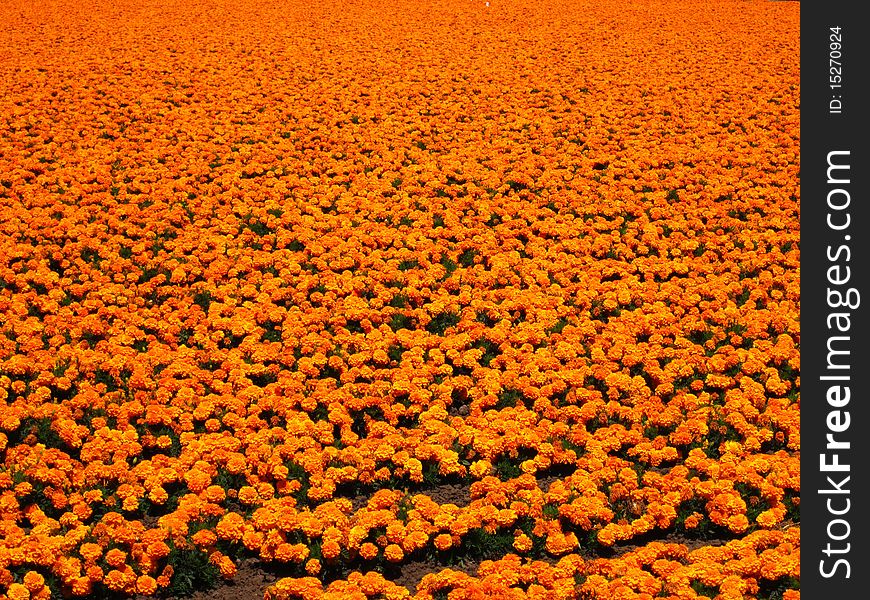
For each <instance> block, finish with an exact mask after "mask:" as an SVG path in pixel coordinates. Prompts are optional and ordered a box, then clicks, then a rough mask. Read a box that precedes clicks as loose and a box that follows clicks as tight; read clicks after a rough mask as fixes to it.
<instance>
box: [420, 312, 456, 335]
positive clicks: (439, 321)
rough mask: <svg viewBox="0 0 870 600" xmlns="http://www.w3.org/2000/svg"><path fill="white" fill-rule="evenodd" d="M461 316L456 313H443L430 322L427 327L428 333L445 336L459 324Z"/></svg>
mask: <svg viewBox="0 0 870 600" xmlns="http://www.w3.org/2000/svg"><path fill="white" fill-rule="evenodd" d="M459 318H460V317H459V314H458V313H455V312H443V313H440V314H439V315H437V316H436V317H435V318H434V319H432V320H431V321H429V323H428V324H427V325H426V331H428V332H429V333H434V334H436V335H444V332H445V331H447V329H448V328H450V327H453V326H454V325H456V324H457V323H459Z"/></svg>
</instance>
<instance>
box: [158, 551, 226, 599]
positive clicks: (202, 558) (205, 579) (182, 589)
mask: <svg viewBox="0 0 870 600" xmlns="http://www.w3.org/2000/svg"><path fill="white" fill-rule="evenodd" d="M169 547H170V551H169V564H170V565H171V566H172V569H173V571H174V572H173V574H172V580H171V581H170V583H169V587H168V588H167V590H166V591H167V592H168V593H169V594H170V595H171V596H173V597H179V596H190V595H192V594H193V593H194V592H196V591H201V590H210V589H212V588H214V587H215V586H217V584H218V581H219V579H220V571H219V570H218V568H217V567H216V566H215V565H213V564H211V562H209V560H208V555H207V554H206V553H205V552H203V551H201V550H197V549H195V548H183V549H182V548H178V547H177V546H175V544H173V543H172V542H170V545H169Z"/></svg>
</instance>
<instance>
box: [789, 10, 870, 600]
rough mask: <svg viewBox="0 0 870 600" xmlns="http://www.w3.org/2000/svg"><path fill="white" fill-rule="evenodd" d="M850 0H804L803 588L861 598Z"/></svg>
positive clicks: (864, 508)
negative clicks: (827, 0) (816, 0)
mask: <svg viewBox="0 0 870 600" xmlns="http://www.w3.org/2000/svg"><path fill="white" fill-rule="evenodd" d="M859 8H862V3H858V2H843V1H838V0H835V1H832V2H804V3H803V4H802V6H801V171H800V172H801V181H800V184H801V338H802V339H801V383H802V385H801V442H802V444H801V446H802V448H801V450H802V453H801V511H800V512H801V595H802V596H803V597H804V598H808V599H816V598H866V597H867V581H866V576H867V572H868V566H870V562H868V560H870V559H868V557H870V530H868V527H867V521H868V518H867V514H868V507H870V493H868V489H870V486H868V483H870V432H868V427H870V411H868V408H867V407H868V401H867V398H868V392H870V368H868V367H870V362H868V359H867V355H866V353H865V352H864V347H865V344H866V343H867V341H868V332H867V323H868V310H870V289H868V286H867V274H868V272H870V249H868V246H870V243H868V237H870V236H868V234H867V231H868V228H870V217H868V214H867V213H868V211H867V208H866V205H867V202H868V200H870V198H868V194H867V182H868V179H870V168H868V167H870V162H868V151H867V147H868V145H870V142H868V140H867V126H866V125H867V119H866V111H867V110H868V108H870V98H868V94H867V88H866V85H865V82H866V77H867V72H868V68H867V57H868V56H870V49H868V43H867V40H868V32H867V31H866V27H867V24H866V20H865V19H864V18H862V16H861V13H860V12H859Z"/></svg>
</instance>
